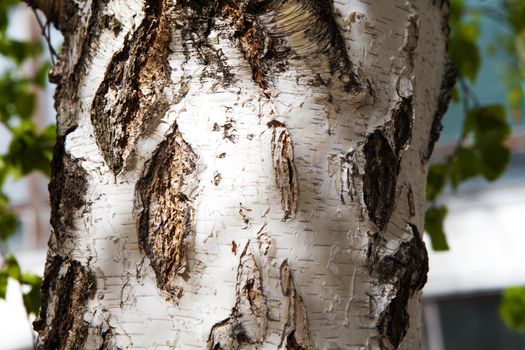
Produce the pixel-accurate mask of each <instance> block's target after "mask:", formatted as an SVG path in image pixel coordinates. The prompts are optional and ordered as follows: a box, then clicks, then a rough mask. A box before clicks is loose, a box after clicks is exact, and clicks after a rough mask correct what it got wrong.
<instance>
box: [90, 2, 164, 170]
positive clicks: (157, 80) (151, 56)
mask: <svg viewBox="0 0 525 350" xmlns="http://www.w3.org/2000/svg"><path fill="white" fill-rule="evenodd" d="M106 17H107V16H106ZM105 21H106V22H107V23H108V26H111V27H112V28H113V30H114V31H116V33H117V34H118V30H119V23H118V21H117V20H116V19H115V18H106V20H105ZM170 41H171V31H170V15H169V12H168V8H167V1H154V2H149V3H147V5H146V13H145V17H144V19H143V21H142V24H141V25H140V27H139V28H138V29H137V31H136V32H135V33H134V34H133V36H132V37H131V38H130V37H126V40H125V42H124V46H123V48H122V49H121V50H120V51H119V52H117V53H116V54H115V55H114V56H113V58H112V60H111V63H110V64H109V66H108V68H107V71H106V74H105V77H104V81H103V82H102V84H101V85H100V87H99V88H98V91H97V93H96V96H95V98H94V100H93V106H92V110H91V122H92V124H93V128H94V130H95V136H96V138H97V143H98V145H99V147H100V148H101V150H102V153H103V155H104V159H105V160H106V162H107V163H108V166H109V168H110V169H111V171H112V172H113V173H114V174H118V173H119V172H120V171H121V170H122V168H123V167H124V166H125V163H126V159H127V158H128V157H129V156H130V154H132V153H133V149H134V147H135V143H136V142H137V139H138V138H139V137H140V136H141V135H142V134H143V133H144V132H145V131H146V130H147V129H148V127H149V126H150V125H151V122H152V121H155V120H158V119H160V118H161V117H162V116H163V115H164V113H165V112H166V110H167V109H168V107H169V101H168V99H167V97H166V96H165V94H164V91H163V90H164V88H165V87H166V86H167V85H168V84H169V81H170V76H169V74H170V68H169V66H168V55H169V53H170V49H169V44H170Z"/></svg>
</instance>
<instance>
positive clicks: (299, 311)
mask: <svg viewBox="0 0 525 350" xmlns="http://www.w3.org/2000/svg"><path fill="white" fill-rule="evenodd" d="M280 279H281V290H282V292H283V295H284V296H285V297H286V298H287V299H286V302H285V307H287V309H286V310H285V312H284V313H283V317H284V319H281V322H283V321H284V322H285V323H284V329H283V332H282V334H281V343H280V344H279V346H278V348H279V349H281V346H282V345H283V343H285V345H286V349H289V350H308V349H313V343H312V340H311V339H310V332H309V330H308V317H307V315H306V306H305V305H304V303H303V299H302V298H301V297H300V296H299V294H298V293H297V290H296V289H295V285H294V283H293V278H292V274H291V271H290V266H289V265H288V261H287V260H285V261H284V262H283V263H282V264H281V267H280Z"/></svg>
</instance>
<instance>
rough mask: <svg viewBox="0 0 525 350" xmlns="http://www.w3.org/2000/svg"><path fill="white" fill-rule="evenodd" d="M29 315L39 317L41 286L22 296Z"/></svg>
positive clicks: (32, 287)
mask: <svg viewBox="0 0 525 350" xmlns="http://www.w3.org/2000/svg"><path fill="white" fill-rule="evenodd" d="M22 298H23V299H24V306H25V308H26V312H27V314H28V315H29V314H34V315H38V310H39V309H40V285H38V286H31V289H29V292H27V293H24V294H23V295H22Z"/></svg>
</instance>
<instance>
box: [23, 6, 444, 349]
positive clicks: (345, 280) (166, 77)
mask: <svg viewBox="0 0 525 350" xmlns="http://www.w3.org/2000/svg"><path fill="white" fill-rule="evenodd" d="M28 2H29V4H30V5H31V6H33V7H36V8H40V9H41V10H42V11H43V12H44V13H45V14H46V16H47V17H48V19H49V20H50V21H51V22H52V23H54V24H55V25H56V26H57V27H58V28H59V29H60V30H61V31H62V33H63V34H64V40H65V41H64V45H63V48H62V53H61V54H60V57H59V60H58V62H57V64H56V65H55V66H54V67H53V69H52V71H51V73H50V77H51V79H52V81H54V82H56V83H57V84H58V85H57V92H56V96H55V99H56V109H57V112H58V137H57V146H56V149H55V155H54V161H53V176H52V180H51V183H50V186H49V189H50V194H51V201H52V226H53V233H52V236H51V239H50V242H49V253H48V258H47V263H46V272H45V278H44V283H43V287H42V293H43V300H42V310H41V313H40V317H39V319H38V320H37V321H35V323H34V328H35V330H36V331H37V332H38V333H39V337H38V347H39V348H40V349H116V348H119V349H214V350H218V349H224V350H226V349H356V350H357V349H360V350H361V349H410V350H413V349H419V348H420V335H421V317H420V316H421V315H420V314H421V289H422V287H423V285H424V284H425V281H426V274H427V270H428V264H427V254H426V249H425V245H424V243H423V241H422V239H421V235H422V228H423V220H424V209H425V208H424V207H425V178H426V173H427V161H428V159H429V157H430V154H431V152H432V148H433V145H434V142H435V141H436V139H437V137H438V135H439V131H440V125H441V124H440V120H441V117H442V116H443V114H444V112H445V110H446V107H447V104H448V101H449V98H450V88H451V87H452V85H453V83H454V69H453V68H452V65H450V64H449V63H448V59H447V56H446V41H447V37H448V26H447V15H448V10H449V6H448V1H445V0H374V1H364V0H335V1H329V0H177V1H175V0H158V1H141V0H55V1H47V0H28Z"/></svg>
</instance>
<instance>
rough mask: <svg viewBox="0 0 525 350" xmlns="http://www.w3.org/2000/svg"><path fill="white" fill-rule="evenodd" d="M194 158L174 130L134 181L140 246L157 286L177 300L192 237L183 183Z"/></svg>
mask: <svg viewBox="0 0 525 350" xmlns="http://www.w3.org/2000/svg"><path fill="white" fill-rule="evenodd" d="M196 158H197V155H196V154H195V153H194V152H193V150H192V149H191V147H190V145H188V144H187V143H186V142H185V141H184V139H183V138H182V135H181V134H180V132H179V131H178V130H177V129H175V130H174V131H173V132H172V133H171V134H170V135H168V136H167V137H166V139H165V140H164V141H163V142H161V143H160V144H159V146H158V147H157V150H156V151H155V154H154V155H153V157H152V160H151V163H150V167H149V169H148V170H147V172H146V174H145V175H144V176H143V177H142V178H141V179H140V180H139V181H138V182H137V187H136V193H137V196H138V201H139V202H140V204H141V205H142V211H141V212H140V214H139V244H140V247H141V248H142V250H143V251H144V252H145V253H146V255H147V256H148V258H149V259H150V263H151V267H152V268H153V270H154V271H155V276H156V280H157V285H158V287H159V288H161V289H162V290H165V291H166V292H168V293H170V294H171V295H174V296H176V297H180V296H181V293H182V290H181V289H180V287H178V286H177V285H176V278H177V277H179V276H180V277H182V278H184V279H188V278H189V267H188V265H187V262H186V256H187V249H188V248H189V245H190V240H191V239H192V238H193V235H194V229H193V222H192V216H193V208H192V207H191V202H192V200H191V199H190V198H189V197H188V196H187V195H186V194H185V193H184V180H185V179H186V178H187V177H188V176H190V175H191V174H192V173H194V172H195V170H196V166H195V160H196Z"/></svg>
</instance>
